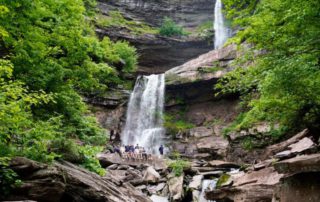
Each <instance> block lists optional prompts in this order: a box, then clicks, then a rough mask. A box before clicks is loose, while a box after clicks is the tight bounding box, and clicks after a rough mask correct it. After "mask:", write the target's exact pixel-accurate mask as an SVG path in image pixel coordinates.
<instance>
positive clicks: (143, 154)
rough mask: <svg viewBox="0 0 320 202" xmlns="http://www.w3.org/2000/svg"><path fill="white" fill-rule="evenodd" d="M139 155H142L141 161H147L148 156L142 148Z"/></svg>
mask: <svg viewBox="0 0 320 202" xmlns="http://www.w3.org/2000/svg"><path fill="white" fill-rule="evenodd" d="M141 155H142V159H143V160H148V155H147V152H146V150H145V149H144V147H142V152H141Z"/></svg>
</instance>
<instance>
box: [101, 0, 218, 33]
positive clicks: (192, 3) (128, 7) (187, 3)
mask: <svg viewBox="0 0 320 202" xmlns="http://www.w3.org/2000/svg"><path fill="white" fill-rule="evenodd" d="M99 2H100V4H99V7H100V9H101V10H103V11H104V10H114V9H119V10H121V11H122V12H123V13H124V14H125V15H126V17H129V18H133V19H137V20H140V21H145V22H147V23H149V24H151V25H153V26H160V25H161V22H162V19H163V17H165V16H167V17H170V18H172V19H173V20H174V21H175V22H177V23H178V24H179V25H182V26H183V27H186V28H189V29H194V28H196V27H197V26H198V25H199V24H201V23H203V22H206V21H209V20H211V21H212V22H213V17H214V14H213V11H214V4H215V0H183V1H181V0H161V1H159V0H99Z"/></svg>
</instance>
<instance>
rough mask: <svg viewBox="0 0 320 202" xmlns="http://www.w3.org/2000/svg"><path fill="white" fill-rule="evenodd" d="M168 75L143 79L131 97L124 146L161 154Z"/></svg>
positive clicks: (137, 84) (140, 78) (123, 139)
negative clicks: (166, 79)
mask: <svg viewBox="0 0 320 202" xmlns="http://www.w3.org/2000/svg"><path fill="white" fill-rule="evenodd" d="M164 90H165V80H164V74H159V75H150V76H139V77H138V79H137V81H136V84H135V86H134V90H133V92H132V93H131V96H130V101H129V105H128V110H127V120H126V124H125V127H124V130H123V132H122V135H121V136H122V143H123V144H125V145H128V144H133V145H136V144H139V146H142V147H144V148H145V149H146V150H147V151H148V152H149V153H153V154H156V153H158V148H159V146H160V145H161V144H163V138H164V133H165V132H164V128H163V126H162V125H163V106H164Z"/></svg>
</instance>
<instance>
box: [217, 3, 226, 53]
mask: <svg viewBox="0 0 320 202" xmlns="http://www.w3.org/2000/svg"><path fill="white" fill-rule="evenodd" d="M228 37H229V30H228V28H227V27H226V26H225V24H224V17H223V13H222V2H221V0H216V5H215V7H214V49H219V48H221V47H222V46H223V44H224V43H225V42H226V41H227V39H228Z"/></svg>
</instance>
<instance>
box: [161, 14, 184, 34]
mask: <svg viewBox="0 0 320 202" xmlns="http://www.w3.org/2000/svg"><path fill="white" fill-rule="evenodd" d="M159 33H160V35H162V36H168V37H170V36H184V35H187V34H188V33H187V32H186V31H184V29H183V27H181V26H179V25H177V24H176V23H175V22H174V21H173V20H172V19H171V18H169V17H165V18H164V19H163V22H162V25H161V27H160V31H159Z"/></svg>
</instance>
